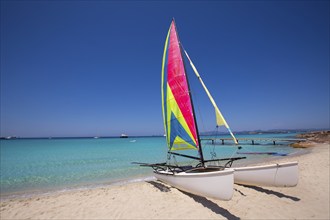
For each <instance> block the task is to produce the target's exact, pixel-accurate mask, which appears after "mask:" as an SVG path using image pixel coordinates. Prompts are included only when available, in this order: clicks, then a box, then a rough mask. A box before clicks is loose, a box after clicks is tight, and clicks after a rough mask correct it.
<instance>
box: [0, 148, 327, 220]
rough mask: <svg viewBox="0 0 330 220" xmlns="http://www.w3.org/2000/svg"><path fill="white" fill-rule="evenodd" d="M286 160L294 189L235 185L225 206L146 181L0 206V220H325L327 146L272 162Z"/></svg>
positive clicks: (36, 197) (17, 200)
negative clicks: (293, 165)
mask: <svg viewBox="0 0 330 220" xmlns="http://www.w3.org/2000/svg"><path fill="white" fill-rule="evenodd" d="M287 160H291V161H292V160H297V161H299V172H300V174H299V182H298V185H297V186H296V187H283V188H282V187H278V188H277V187H258V186H244V185H237V184H235V185H234V190H235V191H234V196H233V198H232V199H231V200H230V201H219V200H214V199H210V198H206V197H200V196H196V195H193V194H190V193H186V192H183V191H180V190H177V189H176V188H173V187H171V186H169V185H166V184H163V183H161V182H158V181H154V180H147V181H141V182H133V183H127V184H124V185H109V186H105V187H100V188H94V189H83V190H77V191H66V192H58V193H56V194H50V195H46V194H44V195H34V196H32V197H29V198H15V199H9V200H5V201H0V212H1V219H27V218H30V219H51V218H55V219H225V218H229V219H240V218H243V219H328V218H329V176H328V175H324V174H328V173H329V144H327V143H324V144H317V145H314V146H313V147H311V148H310V153H307V154H302V155H296V156H292V157H286V158H279V159H277V160H275V161H276V162H283V161H287ZM275 161H274V162H275ZM265 163H267V162H265ZM173 204H175V207H176V209H173V210H172V209H168V208H166V207H170V206H171V205H172V206H173ZM274 210H276V211H274Z"/></svg>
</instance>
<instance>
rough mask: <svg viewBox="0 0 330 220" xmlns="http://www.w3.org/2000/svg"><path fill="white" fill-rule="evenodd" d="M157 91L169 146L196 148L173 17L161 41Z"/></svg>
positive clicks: (184, 73)
mask: <svg viewBox="0 0 330 220" xmlns="http://www.w3.org/2000/svg"><path fill="white" fill-rule="evenodd" d="M161 91H162V110H163V119H164V127H165V133H166V138H167V144H168V147H169V150H183V149H198V148H199V142H198V134H197V128H196V121H195V119H194V115H193V109H192V103H191V98H190V93H189V86H188V82H187V77H186V71H185V67H184V63H183V57H182V54H181V48H180V42H179V38H178V34H177V31H176V26H175V22H174V20H173V21H172V23H171V26H170V28H169V31H168V34H167V37H166V41H165V48H164V54H163V64H162V89H161Z"/></svg>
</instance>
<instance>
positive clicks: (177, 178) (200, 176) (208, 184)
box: [154, 169, 234, 200]
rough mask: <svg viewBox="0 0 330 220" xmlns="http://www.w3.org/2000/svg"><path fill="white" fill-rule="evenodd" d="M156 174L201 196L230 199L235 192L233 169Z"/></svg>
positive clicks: (166, 181) (168, 182)
mask: <svg viewBox="0 0 330 220" xmlns="http://www.w3.org/2000/svg"><path fill="white" fill-rule="evenodd" d="M154 175H155V177H156V178H157V179H158V180H160V181H162V182H165V183H167V184H169V185H171V186H173V187H176V188H178V189H181V190H183V191H186V192H190V193H192V194H196V195H200V196H205V197H211V198H215V199H220V200H230V199H231V198H232V196H233V193H234V170H233V169H225V170H216V171H210V172H180V173H175V174H170V173H169V172H166V171H160V172H155V173H154Z"/></svg>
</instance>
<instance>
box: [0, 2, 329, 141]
mask: <svg viewBox="0 0 330 220" xmlns="http://www.w3.org/2000/svg"><path fill="white" fill-rule="evenodd" d="M172 17H174V18H175V20H176V23H177V27H178V31H179V35H180V39H181V42H182V43H183V45H184V47H185V49H186V50H187V51H188V53H189V55H190V57H191V59H192V60H193V62H194V64H195V65H196V67H197V69H198V70H199V72H200V74H201V76H202V77H203V79H204V82H205V83H206V85H207V86H208V88H209V90H210V91H211V93H212V94H213V96H214V99H215V101H216V102H217V103H218V105H219V107H220V109H221V111H222V113H223V114H224V116H225V118H226V119H227V121H228V123H229V125H230V126H231V128H232V130H234V131H242V130H255V129H279V128H289V129H298V128H329V1H250V2H249V1H233V2H231V1H191V2H186V1H169V2H167V1H155V2H149V1H77V2H76V1H46V2H44V1H1V116H0V117H1V118H0V119H1V134H0V136H21V137H36V136H45V137H47V136H96V135H98V136H107V135H120V134H121V133H127V134H128V135H153V134H163V133H164V132H163V124H162V113H161V95H160V80H161V79H160V77H161V60H162V53H163V47H164V41H165V37H166V34H167V31H168V28H169V25H170V22H171V19H172ZM186 64H187V65H186V66H187V68H188V69H189V74H191V73H192V71H191V69H190V68H189V66H188V63H186ZM190 78H191V79H192V80H191V81H192V82H191V84H192V87H193V92H194V98H196V97H197V99H196V101H195V105H196V112H197V113H198V114H197V117H198V118H199V120H198V121H199V127H200V130H202V131H203V130H214V126H215V123H214V120H215V116H214V114H213V113H214V110H213V108H212V106H211V104H210V102H209V101H208V100H207V98H206V96H205V94H204V92H203V90H202V88H201V87H200V86H199V85H198V84H197V83H196V82H195V81H194V80H195V78H194V76H193V75H191V76H190Z"/></svg>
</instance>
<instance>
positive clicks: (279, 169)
mask: <svg viewBox="0 0 330 220" xmlns="http://www.w3.org/2000/svg"><path fill="white" fill-rule="evenodd" d="M233 169H234V170H235V172H234V181H235V183H238V184H243V185H254V186H277V187H283V186H287V187H290V186H291V187H292V186H296V185H297V184H298V179H299V178H298V162H288V163H280V164H271V165H262V166H252V167H238V168H233Z"/></svg>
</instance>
